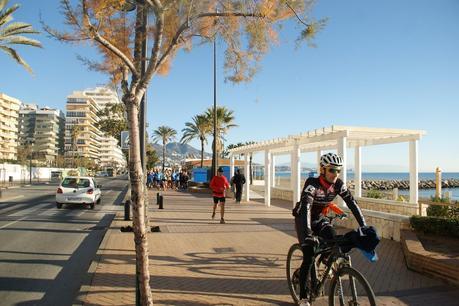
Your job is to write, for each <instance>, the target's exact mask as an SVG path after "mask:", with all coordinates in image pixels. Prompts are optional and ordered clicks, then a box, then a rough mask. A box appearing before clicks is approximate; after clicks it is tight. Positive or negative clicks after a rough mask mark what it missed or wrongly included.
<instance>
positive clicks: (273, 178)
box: [271, 154, 276, 187]
mask: <svg viewBox="0 0 459 306" xmlns="http://www.w3.org/2000/svg"><path fill="white" fill-rule="evenodd" d="M271 186H272V187H276V156H275V155H272V154H271Z"/></svg>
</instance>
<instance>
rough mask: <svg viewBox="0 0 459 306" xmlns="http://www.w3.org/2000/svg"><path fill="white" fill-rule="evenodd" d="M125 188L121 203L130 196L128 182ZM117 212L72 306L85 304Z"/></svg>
mask: <svg viewBox="0 0 459 306" xmlns="http://www.w3.org/2000/svg"><path fill="white" fill-rule="evenodd" d="M125 188H127V191H126V194H125V196H124V199H123V203H124V202H126V200H127V199H128V198H130V196H131V193H130V190H131V188H130V184H129V183H128V184H127V185H126V187H125ZM119 213H121V212H118V213H116V214H115V215H114V216H113V219H112V220H111V221H110V224H109V226H108V228H107V230H106V231H105V234H104V238H103V239H102V242H101V243H100V245H99V248H98V249H97V252H96V256H95V257H94V259H93V260H92V261H91V264H90V265H89V268H88V271H87V275H86V277H85V278H84V279H83V285H82V286H81V287H80V290H79V291H78V294H77V295H76V297H75V300H74V301H73V303H72V306H83V305H85V302H86V296H87V295H88V293H89V290H90V289H91V285H92V279H93V277H94V275H95V273H96V269H97V266H98V265H99V263H100V260H101V258H102V255H103V254H101V252H100V249H103V248H105V246H106V245H107V243H108V240H109V239H110V235H111V233H112V231H113V229H111V227H112V224H113V220H116V219H117V217H118V214H119Z"/></svg>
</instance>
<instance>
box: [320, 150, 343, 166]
mask: <svg viewBox="0 0 459 306" xmlns="http://www.w3.org/2000/svg"><path fill="white" fill-rule="evenodd" d="M320 165H321V166H322V167H330V166H331V167H342V166H343V159H342V158H341V157H340V156H339V155H338V154H335V153H327V154H324V155H322V156H321V157H320Z"/></svg>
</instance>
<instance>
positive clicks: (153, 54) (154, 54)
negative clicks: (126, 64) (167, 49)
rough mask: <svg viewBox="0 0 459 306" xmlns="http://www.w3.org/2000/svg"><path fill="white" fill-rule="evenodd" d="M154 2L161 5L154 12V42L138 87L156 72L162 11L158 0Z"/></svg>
mask: <svg viewBox="0 0 459 306" xmlns="http://www.w3.org/2000/svg"><path fill="white" fill-rule="evenodd" d="M155 3H156V4H157V5H159V6H161V8H158V9H156V10H155V14H156V31H155V43H154V45H153V48H152V49H151V59H150V62H149V63H148V67H147V71H146V72H145V75H144V77H143V79H142V81H141V82H140V84H139V87H140V88H144V87H146V84H147V80H150V78H151V77H152V76H153V74H154V73H155V72H156V70H157V67H158V66H157V63H158V58H159V53H160V52H159V50H160V48H161V44H162V42H163V30H164V12H163V11H162V5H161V3H160V2H159V0H155Z"/></svg>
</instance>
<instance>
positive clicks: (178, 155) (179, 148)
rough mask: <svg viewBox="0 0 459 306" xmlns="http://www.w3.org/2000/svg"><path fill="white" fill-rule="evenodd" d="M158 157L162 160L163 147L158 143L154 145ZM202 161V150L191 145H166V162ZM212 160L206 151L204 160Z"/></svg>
mask: <svg viewBox="0 0 459 306" xmlns="http://www.w3.org/2000/svg"><path fill="white" fill-rule="evenodd" d="M152 146H153V148H154V149H155V151H156V153H157V155H158V157H159V158H160V159H161V158H162V154H163V146H162V145H160V144H157V143H153V144H152ZM187 158H188V159H200V158H201V150H199V149H196V148H194V147H192V146H190V145H189V144H183V143H180V142H170V143H168V144H166V160H167V161H168V162H172V163H174V164H175V163H181V162H183V161H184V160H185V159H187ZM209 158H212V154H211V153H207V152H205V151H204V159H209Z"/></svg>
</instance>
